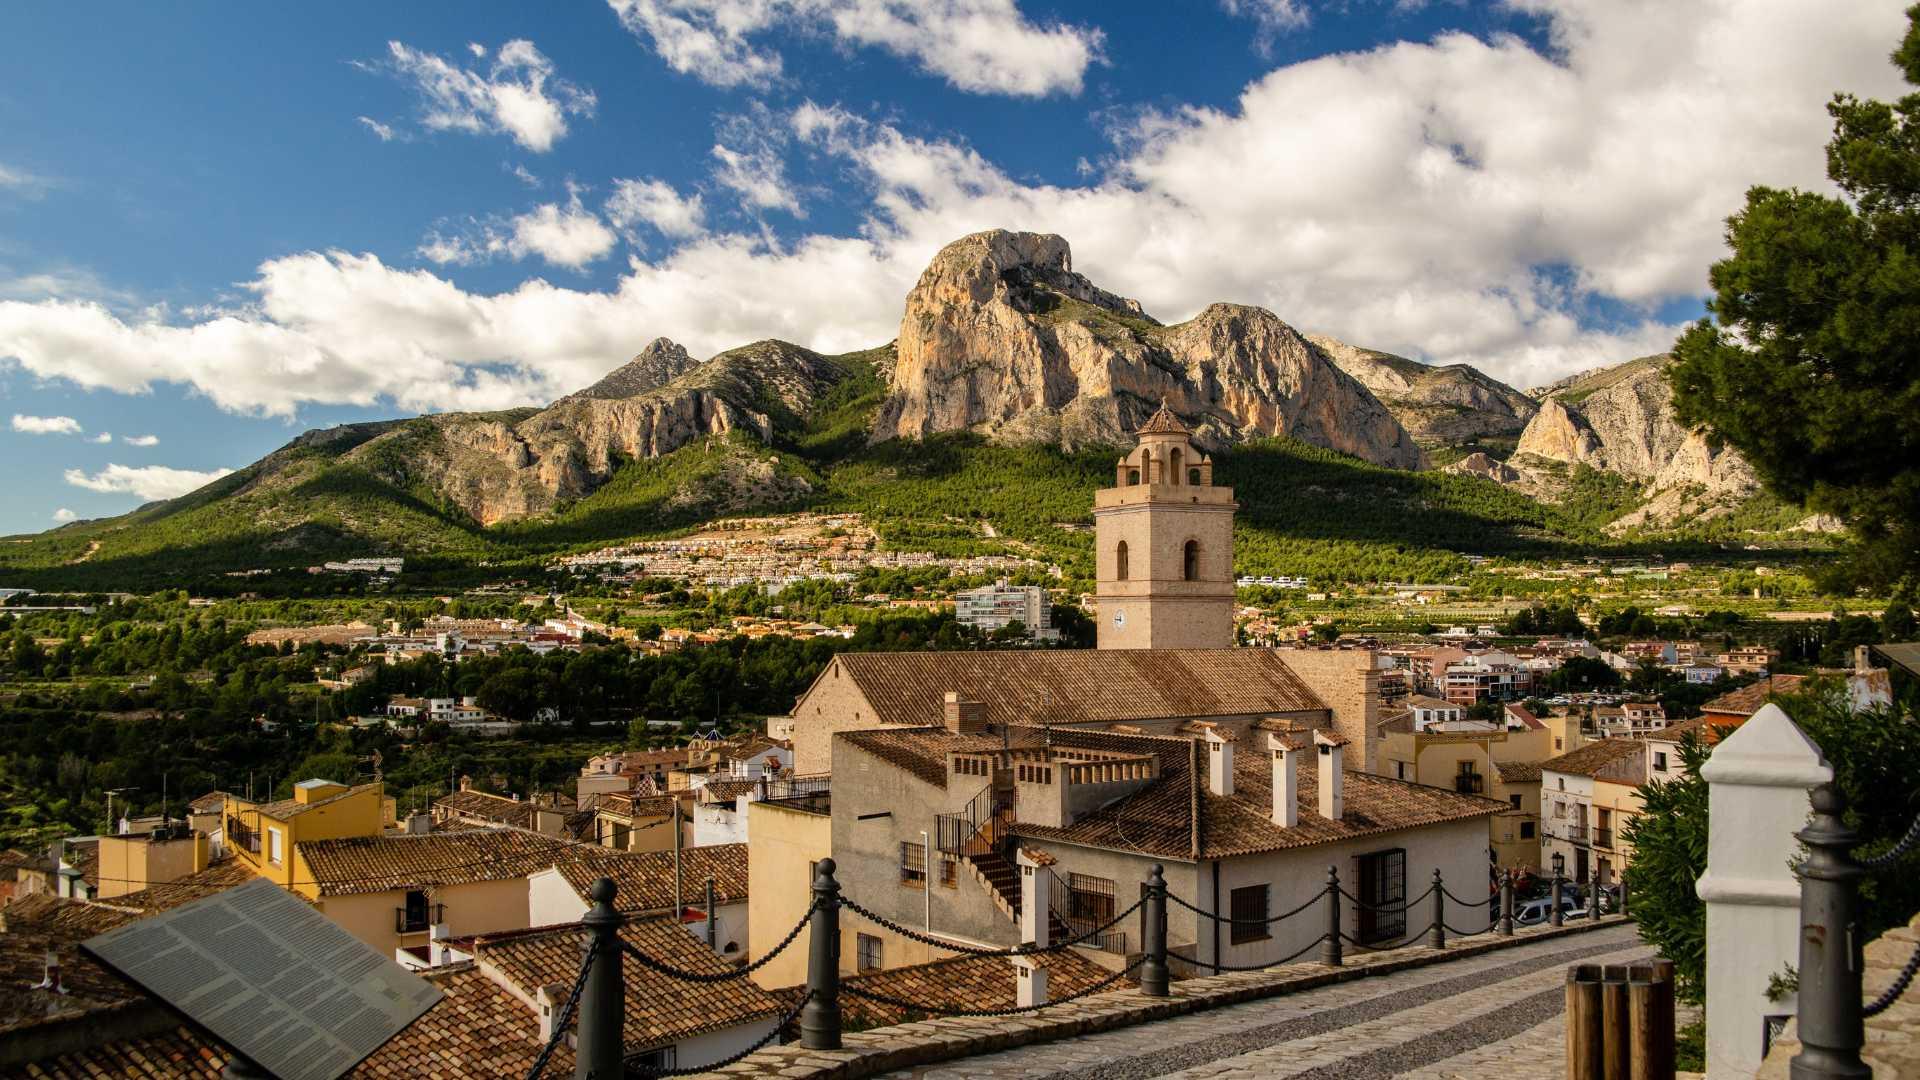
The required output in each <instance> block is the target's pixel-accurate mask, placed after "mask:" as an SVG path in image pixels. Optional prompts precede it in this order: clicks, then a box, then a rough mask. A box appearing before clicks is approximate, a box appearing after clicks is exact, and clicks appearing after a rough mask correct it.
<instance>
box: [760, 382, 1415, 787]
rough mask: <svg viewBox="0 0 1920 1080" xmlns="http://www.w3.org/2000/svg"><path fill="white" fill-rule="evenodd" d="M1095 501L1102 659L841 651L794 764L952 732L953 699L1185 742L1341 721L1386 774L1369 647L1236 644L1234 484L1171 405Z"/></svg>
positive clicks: (799, 718)
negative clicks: (836, 746)
mask: <svg viewBox="0 0 1920 1080" xmlns="http://www.w3.org/2000/svg"><path fill="white" fill-rule="evenodd" d="M1136 435H1137V438H1138V443H1137V445H1136V446H1135V447H1134V448H1133V450H1132V451H1131V452H1129V453H1128V454H1126V455H1125V456H1123V457H1121V458H1120V459H1119V460H1118V462H1116V463H1115V467H1114V486H1112V487H1110V488H1103V489H1101V490H1099V491H1097V492H1095V493H1094V504H1093V517H1094V544H1095V548H1096V558H1095V576H1096V578H1097V581H1098V587H1097V590H1096V593H1095V596H1096V605H1097V608H1096V611H1095V612H1094V618H1095V619H1096V620H1097V622H1098V625H1099V648H1098V649H1094V650H1084V649H1081V650H1006V651H989V652H898V653H842V654H840V655H839V656H838V657H836V658H835V659H834V660H833V662H832V663H831V664H829V665H828V667H827V669H826V670H825V671H823V672H822V673H821V674H820V676H819V678H818V679H816V680H815V681H814V683H813V685H812V686H811V687H809V688H808V690H807V692H806V693H805V694H803V695H802V696H801V697H800V699H799V701H798V702H796V704H795V706H794V710H793V715H792V717H791V721H790V723H791V730H792V733H793V734H792V737H793V742H794V770H795V772H796V773H799V774H801V775H809V774H814V775H817V774H821V773H826V772H828V771H830V770H831V768H832V742H833V738H834V736H835V735H837V734H840V733H842V732H849V731H863V730H870V729H875V728H890V727H914V726H920V725H925V724H938V723H940V718H941V715H942V708H943V703H944V702H945V700H946V696H947V695H948V694H953V695H956V697H957V699H959V700H964V701H968V702H973V703H977V704H978V706H979V707H980V708H981V709H982V710H984V715H985V717H986V720H987V722H988V723H992V724H996V725H1036V726H1043V727H1073V728H1086V729H1094V730H1108V731H1120V732H1137V733H1141V734H1156V735H1176V734H1181V733H1182V729H1183V727H1187V728H1188V731H1189V733H1190V731H1191V727H1190V726H1191V725H1193V724H1197V723H1207V724H1216V725H1226V726H1227V727H1228V728H1230V729H1233V730H1237V731H1239V732H1240V733H1242V734H1244V733H1246V732H1247V731H1250V730H1252V728H1253V726H1254V725H1255V724H1256V723H1258V722H1260V721H1262V720H1266V721H1270V722H1275V723H1286V724H1300V725H1304V726H1308V727H1326V728H1328V729H1330V730H1332V731H1335V732H1338V733H1339V734H1340V735H1341V736H1342V737H1344V738H1346V739H1348V740H1349V741H1350V742H1351V744H1352V746H1353V750H1352V753H1351V756H1350V757H1349V758H1348V766H1349V767H1350V768H1353V769H1357V770H1361V771H1371V770H1372V769H1373V767H1374V763H1375V758H1376V756H1377V744H1378V742H1379V735H1378V733H1377V732H1376V730H1375V728H1376V726H1377V724H1378V722H1379V721H1380V720H1381V719H1382V716H1381V712H1382V710H1381V700H1380V687H1379V672H1378V668H1377V664H1378V661H1377V659H1376V658H1375V656H1374V655H1373V654H1372V653H1371V652H1367V651H1339V652H1332V651H1315V650H1275V649H1256V648H1244V649H1242V648H1235V647H1234V625H1233V611H1234V584H1233V582H1234V574H1233V514H1234V511H1235V510H1236V509H1238V504H1237V503H1235V502H1234V500H1233V489H1232V488H1227V487H1218V486H1216V485H1215V484H1214V483H1213V460H1212V458H1210V457H1209V456H1207V455H1206V454H1204V453H1202V452H1201V451H1200V450H1198V449H1197V448H1196V447H1194V445H1193V444H1192V442H1191V433H1190V432H1189V431H1188V430H1187V428H1186V427H1185V426H1184V425H1183V424H1182V423H1181V422H1180V420H1179V418H1178V417H1176V416H1175V415H1174V414H1173V413H1172V412H1170V411H1169V410H1168V409H1167V408H1166V407H1165V406H1164V405H1162V406H1161V407H1160V409H1159V410H1158V411H1157V412H1155V413H1154V414H1153V416H1152V417H1151V418H1149V419H1148V420H1147V422H1146V423H1145V424H1144V425H1142V426H1141V428H1140V429H1139V431H1138V432H1137V433H1136Z"/></svg>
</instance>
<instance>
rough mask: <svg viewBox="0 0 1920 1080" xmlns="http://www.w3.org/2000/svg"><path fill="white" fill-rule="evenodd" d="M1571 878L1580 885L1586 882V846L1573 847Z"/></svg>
mask: <svg viewBox="0 0 1920 1080" xmlns="http://www.w3.org/2000/svg"><path fill="white" fill-rule="evenodd" d="M1573 880H1574V881H1576V882H1578V883H1580V884H1582V885H1585V884H1586V883H1587V849H1586V848H1583V847H1581V848H1574V849H1573Z"/></svg>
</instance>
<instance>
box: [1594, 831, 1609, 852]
mask: <svg viewBox="0 0 1920 1080" xmlns="http://www.w3.org/2000/svg"><path fill="white" fill-rule="evenodd" d="M1593 846H1594V847H1597V848H1606V849H1607V850H1608V851H1612V850H1613V830H1612V829H1610V828H1599V829H1595V830H1593Z"/></svg>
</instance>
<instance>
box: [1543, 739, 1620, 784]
mask: <svg viewBox="0 0 1920 1080" xmlns="http://www.w3.org/2000/svg"><path fill="white" fill-rule="evenodd" d="M1645 749H1646V743H1644V742H1642V741H1640V740H1639V739H1600V740H1598V741H1596V742H1590V743H1588V744H1587V745H1585V746H1583V747H1581V748H1579V749H1578V750H1570V751H1568V752H1567V753H1564V754H1561V755H1560V756H1559V757H1556V758H1548V759H1547V760H1545V761H1543V762H1541V763H1540V770H1541V771H1542V772H1557V773H1566V774H1567V775H1569V776H1595V775H1598V774H1599V772H1600V770H1602V769H1604V768H1606V767H1607V766H1608V765H1611V764H1613V763H1614V762H1616V761H1619V760H1621V759H1623V758H1628V757H1632V756H1633V755H1634V754H1637V753H1640V752H1641V751H1643V750H1645Z"/></svg>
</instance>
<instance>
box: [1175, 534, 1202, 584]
mask: <svg viewBox="0 0 1920 1080" xmlns="http://www.w3.org/2000/svg"><path fill="white" fill-rule="evenodd" d="M1184 555H1185V559H1184V561H1183V562H1182V563H1181V566H1180V576H1181V578H1182V579H1183V580H1186V581H1198V580H1200V541H1198V540H1189V541H1187V547H1186V551H1185V552H1184Z"/></svg>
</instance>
